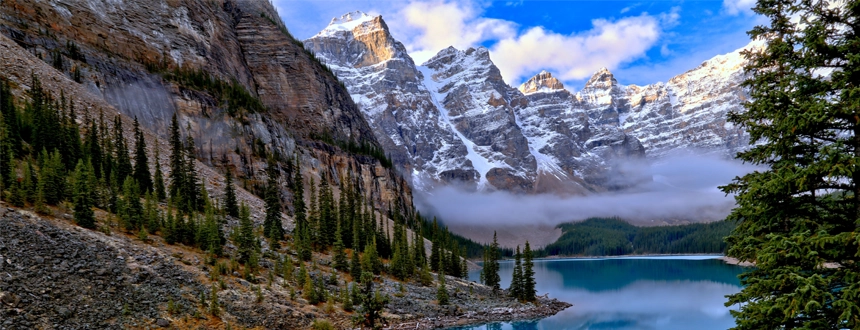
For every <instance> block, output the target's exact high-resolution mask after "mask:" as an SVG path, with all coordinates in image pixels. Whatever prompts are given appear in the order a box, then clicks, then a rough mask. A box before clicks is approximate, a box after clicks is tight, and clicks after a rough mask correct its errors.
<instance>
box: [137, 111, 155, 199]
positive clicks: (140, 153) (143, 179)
mask: <svg viewBox="0 0 860 330" xmlns="http://www.w3.org/2000/svg"><path fill="white" fill-rule="evenodd" d="M133 176H134V179H135V180H137V184H138V185H139V186H140V191H141V192H147V191H152V190H153V186H152V175H150V173H149V157H147V156H146V140H145V139H144V137H143V132H142V131H141V130H140V124H139V123H138V122H137V117H134V175H133Z"/></svg>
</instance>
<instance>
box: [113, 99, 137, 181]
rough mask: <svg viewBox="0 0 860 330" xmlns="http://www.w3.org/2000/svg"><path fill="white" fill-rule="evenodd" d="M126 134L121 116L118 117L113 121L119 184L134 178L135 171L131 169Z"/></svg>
mask: <svg viewBox="0 0 860 330" xmlns="http://www.w3.org/2000/svg"><path fill="white" fill-rule="evenodd" d="M124 132H125V130H123V128H122V120H120V117H119V115H117V116H116V117H114V120H113V134H114V141H113V145H114V155H113V157H114V160H115V162H116V171H117V172H116V173H117V175H116V177H117V179H119V182H125V178H126V177H129V176H132V174H133V171H134V170H133V169H132V167H131V159H130V158H129V154H128V144H127V143H126V141H125V136H124V135H123V133H124Z"/></svg>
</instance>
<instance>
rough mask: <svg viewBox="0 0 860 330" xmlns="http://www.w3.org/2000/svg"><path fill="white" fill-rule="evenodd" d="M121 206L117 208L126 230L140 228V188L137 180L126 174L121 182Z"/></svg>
mask: <svg viewBox="0 0 860 330" xmlns="http://www.w3.org/2000/svg"><path fill="white" fill-rule="evenodd" d="M122 195H123V198H122V207H120V208H119V210H118V211H119V213H120V217H121V218H122V220H123V227H125V229H126V230H137V229H140V223H141V221H140V216H141V215H142V214H143V206H142V205H141V204H140V188H139V187H138V186H137V181H135V180H134V178H132V177H131V176H127V177H126V178H125V181H124V182H123V184H122Z"/></svg>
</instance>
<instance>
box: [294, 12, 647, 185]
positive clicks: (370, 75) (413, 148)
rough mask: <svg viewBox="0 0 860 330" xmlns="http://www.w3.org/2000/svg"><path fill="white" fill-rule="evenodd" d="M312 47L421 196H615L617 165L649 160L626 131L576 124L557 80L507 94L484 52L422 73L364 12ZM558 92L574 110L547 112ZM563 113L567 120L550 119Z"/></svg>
mask: <svg viewBox="0 0 860 330" xmlns="http://www.w3.org/2000/svg"><path fill="white" fill-rule="evenodd" d="M305 44H306V45H308V47H309V48H311V49H312V50H313V51H314V52H315V53H316V54H317V56H319V57H320V58H322V59H323V60H324V61H325V63H326V64H327V65H328V66H329V67H331V68H332V70H334V72H335V73H336V74H337V75H338V77H340V78H341V79H342V80H343V81H344V82H345V84H346V86H347V88H349V91H350V93H351V94H352V96H353V99H354V100H355V101H356V102H357V103H358V104H359V107H360V108H361V110H362V112H364V114H365V116H366V117H367V118H368V121H369V122H370V125H371V127H372V128H373V130H374V133H375V134H376V136H377V138H378V139H379V140H380V141H381V143H382V144H383V146H384V147H385V149H386V151H388V152H391V153H392V155H393V159H394V160H395V163H396V164H398V165H399V166H400V167H401V168H403V169H405V170H406V171H405V172H408V173H411V175H412V179H413V183H414V184H415V186H416V187H419V188H420V189H429V188H430V187H432V186H433V185H437V184H449V183H454V182H457V183H458V184H465V185H466V186H467V187H471V188H472V189H480V190H494V189H502V190H508V191H514V192H525V193H533V192H567V193H577V194H581V193H586V192H588V191H601V190H606V189H609V188H611V187H609V186H606V185H604V184H603V179H602V178H604V177H605V176H606V174H607V173H610V172H611V168H612V161H611V160H612V158H613V157H627V156H633V157H638V155H640V154H641V150H640V149H641V146H639V145H638V143H637V142H634V141H635V139H633V138H630V137H629V136H627V135H625V134H624V133H623V132H622V131H621V130H620V129H618V128H610V127H607V128H603V129H601V130H594V132H592V130H591V129H590V128H589V127H590V123H589V121H590V119H589V118H588V117H587V116H584V113H583V112H582V111H580V113H578V114H573V112H574V111H573V109H572V107H574V106H575V105H576V106H580V105H581V102H579V101H577V100H575V99H573V98H572V96H571V95H570V93H568V92H567V91H564V90H563V85H562V84H561V82H560V81H558V80H557V79H555V78H554V77H552V75H551V74H549V73H546V72H544V73H541V74H540V75H538V76H536V77H535V78H534V79H532V80H531V81H529V82H528V83H526V84H525V85H524V87H522V88H521V89H520V90H517V89H515V88H512V87H511V86H508V85H507V84H505V82H504V80H503V79H502V75H501V73H500V72H499V69H498V68H497V67H496V66H495V64H493V62H492V60H491V59H490V55H489V51H488V50H487V49H484V48H477V49H474V48H472V49H467V50H457V49H454V48H448V49H445V50H442V51H441V52H439V54H437V55H436V56H434V57H433V58H431V59H430V60H428V61H427V62H426V63H424V64H422V65H420V66H416V65H415V63H414V62H413V61H412V59H411V58H410V57H409V55H408V54H407V53H406V50H405V47H403V45H402V44H401V43H400V42H398V41H396V40H395V39H394V38H393V37H392V36H391V34H390V33H389V31H388V27H387V25H386V24H385V22H384V21H383V19H382V18H381V17H373V16H369V15H366V14H363V13H360V12H355V13H349V14H347V15H344V16H343V17H340V18H335V19H333V20H332V22H331V24H330V25H329V26H328V27H327V28H326V29H324V30H323V31H321V32H320V33H318V34H317V35H316V36H314V37H312V38H310V39H308V40H306V41H305ZM552 91H564V93H563V94H558V97H559V98H563V99H567V100H569V101H570V102H568V103H564V104H559V105H558V106H557V109H555V110H550V111H549V112H547V110H546V109H543V108H545V107H546V106H547V105H546V104H544V103H546V100H549V99H553V97H549V98H547V97H546V95H550V94H552V93H551V92H552ZM537 92H542V94H540V95H538V94H536V93H537ZM543 92H550V93H549V94H547V93H543ZM530 94H535V95H534V96H529V95H530ZM544 94H546V95H544ZM532 102H535V106H536V107H533V106H532V104H531V103H532ZM553 111H555V112H553ZM565 111H566V114H565V116H567V117H565V118H564V119H562V118H549V117H551V116H554V114H557V113H558V112H565ZM541 116H543V117H541ZM532 117H534V118H532ZM539 117H541V118H539ZM568 117H569V118H568ZM555 119H559V120H558V121H556V120H555ZM547 130H549V131H552V132H561V133H559V134H560V135H558V137H557V138H556V140H555V141H554V142H553V143H554V144H556V145H555V146H554V147H546V145H547V144H548V143H549V142H548V141H547V140H546V139H550V138H552V137H549V136H548V135H547V134H548V133H547V134H545V133H543V132H544V131H547ZM553 134H555V133H553ZM553 137H555V135H554V136H553ZM592 138H594V139H593V140H594V141H592V143H591V144H590V146H586V145H585V144H586V143H587V142H589V141H590V140H592ZM619 139H620V140H619ZM623 141H627V144H625V143H623ZM619 148H620V149H619ZM625 148H626V149H625ZM621 149H623V150H621ZM603 150H612V152H604V151H603ZM616 151H617V152H616ZM586 177H587V178H586Z"/></svg>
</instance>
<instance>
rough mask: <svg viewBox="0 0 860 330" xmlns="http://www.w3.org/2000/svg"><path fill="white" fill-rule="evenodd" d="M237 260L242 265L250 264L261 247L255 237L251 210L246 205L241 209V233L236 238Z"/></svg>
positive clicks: (243, 204)
mask: <svg viewBox="0 0 860 330" xmlns="http://www.w3.org/2000/svg"><path fill="white" fill-rule="evenodd" d="M235 244H236V253H237V258H236V259H237V260H238V261H239V262H240V263H243V264H245V263H248V262H249V261H251V260H252V259H253V258H255V257H256V256H255V254H256V253H257V250H258V249H259V247H260V243H259V242H258V241H257V237H256V236H255V235H254V223H253V222H251V210H250V209H248V206H246V205H245V203H242V206H241V207H239V232H238V235H237V236H236V242H235Z"/></svg>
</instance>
